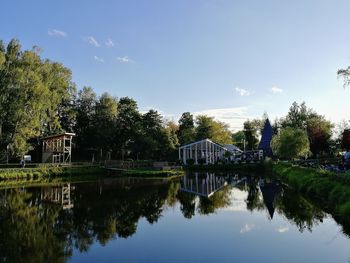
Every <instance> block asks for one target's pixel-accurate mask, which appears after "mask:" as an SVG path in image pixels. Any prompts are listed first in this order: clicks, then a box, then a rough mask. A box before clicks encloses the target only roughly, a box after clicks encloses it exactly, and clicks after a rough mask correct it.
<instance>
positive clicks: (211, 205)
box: [177, 187, 231, 218]
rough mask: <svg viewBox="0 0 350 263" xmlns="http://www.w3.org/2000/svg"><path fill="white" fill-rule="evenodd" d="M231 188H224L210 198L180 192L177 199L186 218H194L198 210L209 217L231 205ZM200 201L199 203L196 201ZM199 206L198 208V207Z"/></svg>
mask: <svg viewBox="0 0 350 263" xmlns="http://www.w3.org/2000/svg"><path fill="white" fill-rule="evenodd" d="M230 193H231V191H230V188H229V187H224V188H222V189H221V190H219V191H217V192H215V193H214V194H213V195H211V196H210V197H203V196H199V197H197V196H196V195H195V194H192V193H188V192H179V193H178V195H177V198H178V200H179V202H180V204H181V205H180V210H181V212H182V214H183V216H184V217H185V218H192V217H193V216H194V215H195V211H196V209H197V211H198V213H199V214H202V215H207V214H212V213H215V211H216V210H217V209H219V208H222V207H227V206H229V205H230V204H231V199H230ZM197 199H198V200H199V201H198V203H197V202H196V200H197ZM196 204H197V207H196Z"/></svg>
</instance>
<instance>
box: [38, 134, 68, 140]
mask: <svg viewBox="0 0 350 263" xmlns="http://www.w3.org/2000/svg"><path fill="white" fill-rule="evenodd" d="M63 136H70V137H74V136H75V133H72V132H63V133H58V134H54V135H50V136H46V137H43V138H41V139H42V140H48V139H53V138H59V137H63Z"/></svg>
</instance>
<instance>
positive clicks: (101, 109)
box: [93, 93, 118, 154]
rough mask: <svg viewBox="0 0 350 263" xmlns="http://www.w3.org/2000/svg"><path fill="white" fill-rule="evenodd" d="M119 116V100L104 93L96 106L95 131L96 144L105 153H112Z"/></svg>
mask: <svg viewBox="0 0 350 263" xmlns="http://www.w3.org/2000/svg"><path fill="white" fill-rule="evenodd" d="M117 114H118V100H117V98H114V97H112V96H111V95H109V94H108V93H103V94H102V95H101V96H100V98H99V99H98V101H97V102H96V106H95V113H94V118H93V126H94V130H95V134H96V136H95V143H96V145H97V146H98V148H99V149H100V153H101V154H102V152H103V151H112V149H113V145H114V134H115V129H116V118H117Z"/></svg>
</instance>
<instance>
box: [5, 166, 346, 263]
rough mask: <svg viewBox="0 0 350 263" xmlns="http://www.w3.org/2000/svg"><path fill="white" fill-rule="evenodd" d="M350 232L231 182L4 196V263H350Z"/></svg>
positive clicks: (104, 186) (72, 187)
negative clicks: (347, 232) (349, 234)
mask: <svg viewBox="0 0 350 263" xmlns="http://www.w3.org/2000/svg"><path fill="white" fill-rule="evenodd" d="M349 260H350V240H349V236H348V234H346V233H344V231H343V227H342V226H340V225H338V224H337V223H336V222H335V221H334V220H333V218H332V217H331V216H330V215H328V214H327V213H325V212H324V211H322V210H321V209H319V208H318V207H317V206H315V205H314V204H312V203H311V202H310V201H308V200H307V199H305V198H303V197H302V196H300V195H298V194H296V193H295V192H293V191H292V190H290V189H287V188H285V187H282V186H281V185H280V184H279V182H276V181H272V180H268V179H264V180H263V179H260V178H258V177H256V176H255V177H250V176H248V177H243V176H237V175H230V174H209V173H203V174H191V175H187V176H185V177H184V178H182V179H181V180H178V181H174V182H167V181H161V180H136V179H113V180H112V179H109V180H104V181H99V182H94V183H79V184H63V185H57V186H52V185H51V186H45V187H29V188H16V189H6V190H0V262H349Z"/></svg>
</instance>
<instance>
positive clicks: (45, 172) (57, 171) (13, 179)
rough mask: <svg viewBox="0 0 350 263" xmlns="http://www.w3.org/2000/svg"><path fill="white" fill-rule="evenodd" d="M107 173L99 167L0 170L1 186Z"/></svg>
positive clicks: (63, 179)
mask: <svg viewBox="0 0 350 263" xmlns="http://www.w3.org/2000/svg"><path fill="white" fill-rule="evenodd" d="M104 173H105V171H104V170H103V169H102V168H100V167H97V166H76V167H47V166H42V167H38V168H6V169H0V186H9V185H18V184H23V183H26V184H27V183H33V182H34V183H39V182H51V181H62V182H63V181H65V180H71V179H72V178H80V179H82V178H88V177H91V176H94V177H96V176H101V175H103V174H104Z"/></svg>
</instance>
